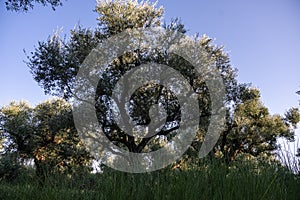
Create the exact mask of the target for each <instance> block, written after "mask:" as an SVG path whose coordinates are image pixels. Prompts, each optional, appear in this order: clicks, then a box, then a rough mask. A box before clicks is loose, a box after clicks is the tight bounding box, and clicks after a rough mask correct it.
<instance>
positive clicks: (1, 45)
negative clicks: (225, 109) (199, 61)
mask: <svg viewBox="0 0 300 200" xmlns="http://www.w3.org/2000/svg"><path fill="white" fill-rule="evenodd" d="M63 4H64V5H63V6H62V7H59V8H57V10H56V11H52V9H51V8H50V7H42V6H38V5H37V6H35V8H34V9H33V10H31V11H29V12H28V13H15V12H10V11H6V9H5V6H4V1H1V5H0V16H1V17H0V27H1V37H0V91H1V98H0V106H3V105H6V104H8V103H9V102H10V101H12V100H21V99H24V100H27V101H29V102H30V103H31V104H32V105H35V104H37V103H39V102H41V101H43V100H45V99H48V98H50V97H49V96H48V97H47V96H45V95H44V94H43V91H42V89H41V88H40V87H39V86H38V85H37V83H36V82H35V81H34V80H33V78H32V76H31V74H30V72H29V70H28V68H27V67H26V65H25V63H24V62H23V61H24V60H26V56H25V54H24V53H23V49H26V51H27V52H30V51H32V50H33V48H34V45H37V42H38V41H39V40H40V41H43V40H46V39H47V37H48V36H49V35H52V34H53V32H54V31H55V30H56V29H57V28H63V33H65V34H68V33H69V30H70V29H72V28H73V27H74V26H75V24H78V22H79V23H80V24H81V25H82V26H83V27H91V28H93V27H96V25H97V21H96V17H97V13H95V12H93V9H94V8H95V5H96V2H95V0H84V1H82V0H68V1H66V2H63ZM159 5H163V6H164V8H165V20H166V21H167V22H168V21H169V20H170V18H175V17H180V18H181V19H182V21H183V23H184V24H185V25H186V28H187V29H189V34H190V35H192V34H194V33H197V32H198V33H200V34H207V35H208V36H210V37H212V38H215V43H216V44H218V45H224V46H225V50H226V51H227V52H228V53H229V55H230V57H231V61H232V64H233V65H234V67H236V68H237V69H238V70H239V73H238V74H239V77H238V80H239V81H240V82H247V83H249V82H251V83H252V84H253V85H254V86H256V87H258V88H259V89H260V90H261V93H262V101H263V102H264V104H265V105H266V106H267V107H268V108H269V110H270V112H271V113H279V114H283V113H284V112H285V111H286V110H287V109H288V108H290V107H292V106H293V107H299V100H300V96H299V95H296V94H295V92H296V91H297V90H300V73H299V72H300V1H299V0H263V1H262V0H245V1H240V0H185V1H179V0H178V1H174V0H173V1H171V0H160V1H159ZM297 135H298V137H300V131H299V130H298V131H297Z"/></svg>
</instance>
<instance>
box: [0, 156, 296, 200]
mask: <svg viewBox="0 0 300 200" xmlns="http://www.w3.org/2000/svg"><path fill="white" fill-rule="evenodd" d="M299 191H300V177H299V176H298V175H295V174H293V173H292V172H291V171H289V170H288V169H287V168H284V167H280V166H279V165H277V164H267V163H264V162H260V163H258V164H253V163H252V162H242V161H241V162H236V163H234V165H231V166H227V165H225V164H224V163H223V162H222V161H218V160H215V161H209V160H206V161H203V162H202V163H200V164H199V166H198V167H196V168H194V169H188V170H184V171H179V170H171V169H164V170H160V171H155V172H152V173H144V174H129V173H124V172H118V171H114V170H109V169H108V170H106V172H105V173H102V174H77V175H76V176H73V177H68V176H62V175H52V176H50V177H47V178H46V180H45V182H44V183H43V184H41V182H40V181H38V179H37V178H36V177H35V175H34V173H33V172H32V173H28V172H27V173H24V174H23V175H21V176H19V177H18V178H17V179H16V180H14V181H13V182H4V181H2V182H1V183H0V199H8V200H11V199H22V200H23V199H42V200H47V199H64V200H65V199H80V200H84V199H109V200H110V199H118V200H119V199H126V200H130V199H139V200H140V199H159V200H160V199H188V200H190V199H191V200H192V199H197V200H199V199H288V200H289V199H291V200H293V199H295V200H297V199H300V196H299Z"/></svg>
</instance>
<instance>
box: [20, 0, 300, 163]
mask: <svg viewBox="0 0 300 200" xmlns="http://www.w3.org/2000/svg"><path fill="white" fill-rule="evenodd" d="M96 12H98V13H99V17H98V19H97V20H98V25H99V26H98V27H97V28H96V29H95V30H90V29H85V28H82V27H80V26H78V27H77V28H75V29H73V30H71V33H70V37H69V38H68V39H67V40H66V39H63V38H64V37H61V36H60V35H58V34H55V35H53V36H50V37H49V38H48V39H47V40H46V41H40V42H38V45H37V46H36V47H35V50H34V51H33V52H31V54H30V55H28V62H27V65H28V67H29V68H30V71H31V73H32V75H33V78H34V79H35V80H36V81H37V82H38V84H39V85H40V86H41V87H42V88H43V89H44V92H45V93H46V94H51V95H54V96H58V97H62V98H64V99H65V100H72V98H75V96H74V80H75V78H76V75H77V73H78V71H79V69H80V68H81V65H82V63H83V62H84V60H85V58H86V57H87V56H88V55H89V53H90V52H91V51H92V49H94V48H95V47H96V46H97V45H98V44H100V43H102V42H104V41H105V39H107V38H109V37H111V36H113V35H116V34H118V33H121V32H123V31H125V30H130V29H133V28H144V29H145V28H148V27H163V28H165V29H166V30H173V31H175V32H179V33H182V34H186V29H185V27H184V25H183V24H182V23H181V22H180V20H177V19H175V20H172V21H171V22H170V23H169V24H164V23H162V16H163V8H157V7H156V4H153V3H150V2H142V3H139V2H138V1H136V0H127V1H122V0H116V1H107V2H101V3H99V4H98V5H97V7H96ZM194 39H195V43H196V44H197V47H199V48H198V49H199V51H201V52H204V53H205V54H207V55H210V56H209V58H208V57H207V58H206V60H205V61H204V63H205V64H207V65H209V66H211V67H212V68H214V69H217V71H218V72H219V74H220V76H221V77H222V79H223V82H224V85H225V90H226V98H225V99H224V105H225V107H226V110H227V118H226V124H225V127H224V131H223V132H222V134H221V137H220V139H219V142H218V143H217V145H216V146H215V148H214V155H215V156H219V157H224V158H225V159H226V160H227V161H228V162H231V161H234V160H235V159H236V157H237V155H239V154H248V155H251V156H254V157H258V156H262V157H263V156H266V155H267V156H270V155H272V154H274V150H276V149H277V145H276V141H277V139H278V138H279V137H284V138H287V139H289V140H293V139H294V134H295V133H294V129H295V127H296V124H297V122H298V121H299V110H297V109H295V108H292V109H290V110H289V111H288V112H287V113H286V114H285V116H280V115H271V114H270V113H269V111H268V109H267V108H266V107H265V106H264V105H263V104H262V102H261V101H260V92H259V90H258V89H255V88H253V87H251V85H250V84H241V83H238V81H237V70H236V69H235V68H233V67H232V66H231V63H230V59H229V55H228V54H227V53H226V52H224V50H223V48H222V47H220V46H216V45H214V43H213V40H212V39H210V38H209V37H207V36H203V37H199V36H195V38H194ZM151 62H154V63H159V64H165V65H168V66H170V67H172V68H173V69H175V70H177V71H178V72H180V74H181V75H182V76H183V77H185V78H186V79H187V80H188V82H189V83H190V85H191V87H192V88H193V91H194V92H195V93H196V94H197V98H198V103H199V108H200V111H201V112H200V113H201V114H200V116H199V130H198V132H197V137H196V138H195V140H194V142H193V144H192V145H191V148H190V150H189V151H188V153H187V156H188V157H189V158H191V157H193V156H192V155H194V154H195V152H197V151H198V150H199V147H200V146H201V144H202V142H203V139H204V137H205V134H206V132H207V128H208V125H209V122H210V118H211V116H212V113H211V104H212V101H211V99H210V91H209V88H208V86H207V84H206V83H205V81H203V78H202V77H201V74H199V73H198V72H197V71H196V70H195V67H194V66H193V65H192V64H191V63H189V62H187V61H186V60H185V59H183V58H182V57H180V56H178V55H176V54H173V53H170V52H168V51H165V52H161V51H157V50H156V49H151V48H150V49H136V50H134V51H132V52H124V54H123V55H121V56H119V57H116V58H115V60H114V61H113V62H112V63H110V64H109V65H108V66H107V70H106V71H105V72H104V74H103V75H102V76H101V79H100V81H99V83H98V86H97V92H96V94H95V100H96V105H95V107H96V111H97V117H98V120H99V123H100V125H101V126H102V129H103V131H104V133H105V135H106V137H107V138H108V139H109V140H110V141H112V142H113V143H114V144H116V145H118V146H119V147H121V148H124V149H126V150H127V151H130V152H136V153H141V152H149V151H153V150H155V149H157V148H159V147H161V146H163V145H164V144H165V143H166V142H168V141H170V139H171V138H172V137H173V136H174V134H176V130H177V129H178V128H179V126H180V125H179V124H180V119H181V114H182V113H181V110H180V105H179V102H178V99H177V98H176V95H175V94H174V93H173V92H172V91H171V90H170V89H168V88H165V87H163V86H162V85H159V84H153V83H147V84H145V85H144V86H143V87H141V88H139V89H138V90H137V91H135V93H134V94H133V95H132V96H131V99H130V105H131V106H130V107H129V109H128V110H126V112H127V111H128V113H129V115H130V117H131V119H132V120H133V121H134V123H135V124H136V125H148V124H149V123H150V122H151V118H150V115H149V110H150V108H151V106H152V105H155V104H156V105H161V106H162V107H163V108H164V110H165V111H166V114H167V117H166V122H165V124H164V126H163V127H162V129H161V130H160V131H159V132H158V133H157V134H154V135H152V136H151V137H147V138H142V139H141V138H137V137H134V136H132V135H128V134H126V133H125V132H124V131H123V130H122V129H120V127H118V126H117V123H116V119H114V115H113V111H114V109H115V108H114V107H113V106H112V105H111V104H110V103H109V102H110V96H111V94H112V90H113V89H114V85H115V84H116V83H117V81H118V80H120V78H121V77H122V76H123V75H124V74H125V73H126V72H127V71H129V70H131V69H134V68H136V67H138V66H140V65H142V64H147V63H151ZM20 106H21V105H20ZM46 107H47V109H46V108H45V107H44V106H37V108H36V109H35V110H39V109H40V110H39V112H35V114H36V115H37V116H38V118H39V119H40V120H41V121H42V122H43V120H46V122H47V123H46V124H47V125H46V126H43V127H42V129H41V131H39V134H45V135H43V138H44V140H45V142H46V141H48V140H47V138H48V136H47V134H46V133H49V132H50V133H53V131H54V132H57V131H58V130H61V128H58V129H55V130H52V129H53V127H52V126H50V124H52V121H47V119H48V118H46V119H44V117H45V116H47V114H48V113H47V112H48V111H51V112H50V113H52V112H54V111H53V110H51V109H50V108H51V106H50V107H49V105H47V106H46ZM28 109H29V108H28ZM45 109H46V110H47V112H44V111H45ZM68 109H69V108H68ZM119 109H123V110H124V109H125V108H124V107H120V108H119ZM26 110H27V108H26ZM24 112H25V111H24ZM26 112H29V113H31V112H30V111H26ZM26 112H25V113H26ZM67 113H68V114H70V113H69V112H63V113H60V115H59V116H61V117H63V116H64V117H66V116H65V115H68V114H67ZM24 116H25V117H24V118H21V119H19V120H21V121H20V122H21V124H24V128H25V130H26V131H28V135H31V134H29V133H30V132H31V129H32V127H31V126H28V127H27V124H28V123H29V122H28V120H31V118H30V117H29V116H27V115H25V114H24ZM27 118H28V119H27ZM67 119H70V116H69V117H68V118H67ZM59 121H61V120H59ZM49 123H50V124H49ZM29 124H30V123H29ZM43 124H44V123H43ZM58 124H60V123H58ZM68 124H69V126H68V129H67V130H68V131H70V132H68V131H67V130H66V129H64V128H66V127H65V126H63V127H64V128H63V127H62V129H63V130H64V131H63V132H64V133H66V132H68V133H73V131H74V132H75V130H74V126H73V124H72V123H68ZM64 125H65V124H64ZM53 126H54V127H56V124H55V123H54V124H53ZM26 127H27V128H26ZM15 128H16V129H17V130H18V127H15ZM24 133H27V132H24ZM26 135H27V134H24V135H23V136H22V138H21V139H20V140H22V141H24V140H27V139H28V138H27V137H26ZM50 135H51V134H50ZM28 137H31V136H28ZM66 137H69V136H66ZM69 139H70V140H71V138H69ZM56 140H58V139H55V137H50V138H49V141H51V143H50V144H52V143H53V142H54V141H56ZM15 141H16V142H15V143H17V140H15ZM76 141H77V140H76ZM43 144H44V145H46V146H43V148H40V149H39V150H38V151H35V157H36V160H43V159H44V157H42V156H39V155H40V154H39V152H42V153H41V155H44V154H46V152H48V151H49V152H51V151H52V150H53V151H57V149H55V150H54V148H52V146H51V145H50V146H48V145H47V144H48V143H43ZM70 144H71V143H70ZM30 145H31V144H30V143H26V145H25V146H24V147H23V146H20V147H18V148H20V149H19V150H20V152H24V155H27V153H26V151H27V147H29V146H30ZM55 148H56V147H55ZM51 149H52V150H51ZM45 159H46V158H45Z"/></svg>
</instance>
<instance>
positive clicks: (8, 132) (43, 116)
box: [0, 99, 91, 177]
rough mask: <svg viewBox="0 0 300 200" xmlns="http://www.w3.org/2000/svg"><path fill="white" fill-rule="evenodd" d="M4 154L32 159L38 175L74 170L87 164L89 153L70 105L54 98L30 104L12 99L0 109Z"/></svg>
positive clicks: (22, 160)
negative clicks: (75, 122)
mask: <svg viewBox="0 0 300 200" xmlns="http://www.w3.org/2000/svg"><path fill="white" fill-rule="evenodd" d="M0 121H1V135H0V136H1V138H5V142H4V145H3V147H4V153H6V154H10V153H14V152H15V153H16V154H17V156H16V159H17V160H21V162H24V161H26V160H30V159H33V160H34V163H35V166H36V172H37V175H38V176H40V177H42V176H44V175H45V174H44V173H46V172H49V173H54V172H59V173H73V172H75V171H76V170H77V168H81V169H82V168H84V166H86V167H88V166H89V163H90V161H91V156H90V155H89V153H88V152H87V151H86V150H85V148H84V147H83V145H82V142H81V141H80V139H79V137H78V134H77V131H76V129H75V126H74V121H73V115H72V111H71V106H70V104H68V103H67V102H66V101H64V100H61V99H55V100H51V101H46V102H43V103H40V104H38V105H37V106H36V107H34V108H33V107H31V106H30V105H29V104H27V103H26V102H23V101H21V102H19V103H17V102H12V103H10V104H9V105H8V106H5V107H3V108H1V110H0Z"/></svg>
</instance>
